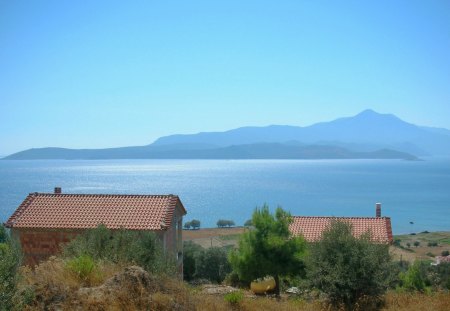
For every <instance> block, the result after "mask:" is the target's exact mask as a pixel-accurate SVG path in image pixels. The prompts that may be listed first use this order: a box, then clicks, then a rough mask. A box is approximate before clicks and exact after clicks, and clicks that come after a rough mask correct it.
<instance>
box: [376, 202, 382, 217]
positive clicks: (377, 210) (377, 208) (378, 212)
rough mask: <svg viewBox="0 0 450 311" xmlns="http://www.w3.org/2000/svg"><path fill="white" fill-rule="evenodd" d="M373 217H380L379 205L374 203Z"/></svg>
mask: <svg viewBox="0 0 450 311" xmlns="http://www.w3.org/2000/svg"><path fill="white" fill-rule="evenodd" d="M375 210H376V212H375V216H376V217H381V203H376V204H375Z"/></svg>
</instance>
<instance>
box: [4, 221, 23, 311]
mask: <svg viewBox="0 0 450 311" xmlns="http://www.w3.org/2000/svg"><path fill="white" fill-rule="evenodd" d="M0 228H3V226H2V225H0ZM0 230H4V228H3V229H0ZM0 232H4V234H5V235H4V236H2V237H1V238H2V239H3V242H2V243H0V310H11V309H12V308H13V306H14V304H13V297H14V294H15V292H16V284H17V270H18V268H19V266H20V263H21V260H22V253H21V250H20V246H19V244H18V243H17V242H16V241H14V240H13V239H11V238H10V237H9V236H8V234H7V233H6V231H0Z"/></svg>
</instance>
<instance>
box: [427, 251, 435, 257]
mask: <svg viewBox="0 0 450 311" xmlns="http://www.w3.org/2000/svg"><path fill="white" fill-rule="evenodd" d="M426 255H427V256H428V257H435V255H434V254H433V253H432V252H428V253H427V254H426Z"/></svg>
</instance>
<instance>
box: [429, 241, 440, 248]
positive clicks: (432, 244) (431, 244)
mask: <svg viewBox="0 0 450 311" xmlns="http://www.w3.org/2000/svg"><path fill="white" fill-rule="evenodd" d="M427 245H428V246H429V247H433V246H438V242H436V241H430V242H428V244H427Z"/></svg>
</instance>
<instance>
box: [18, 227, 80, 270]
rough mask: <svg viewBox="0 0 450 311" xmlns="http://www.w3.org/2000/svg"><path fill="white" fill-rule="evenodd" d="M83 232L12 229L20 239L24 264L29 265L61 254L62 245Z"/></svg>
mask: <svg viewBox="0 0 450 311" xmlns="http://www.w3.org/2000/svg"><path fill="white" fill-rule="evenodd" d="M81 232H83V230H56V229H28V228H20V229H19V228H13V229H12V235H13V236H14V237H16V238H18V240H19V241H20V245H21V247H22V252H23V255H24V264H25V265H29V266H34V265H36V264H38V263H39V262H41V261H43V260H46V259H47V258H49V257H50V256H53V255H57V254H59V253H60V252H61V248H62V246H63V245H64V244H66V243H68V242H69V241H70V240H72V239H73V238H74V237H76V236H77V235H79V234H80V233H81Z"/></svg>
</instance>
